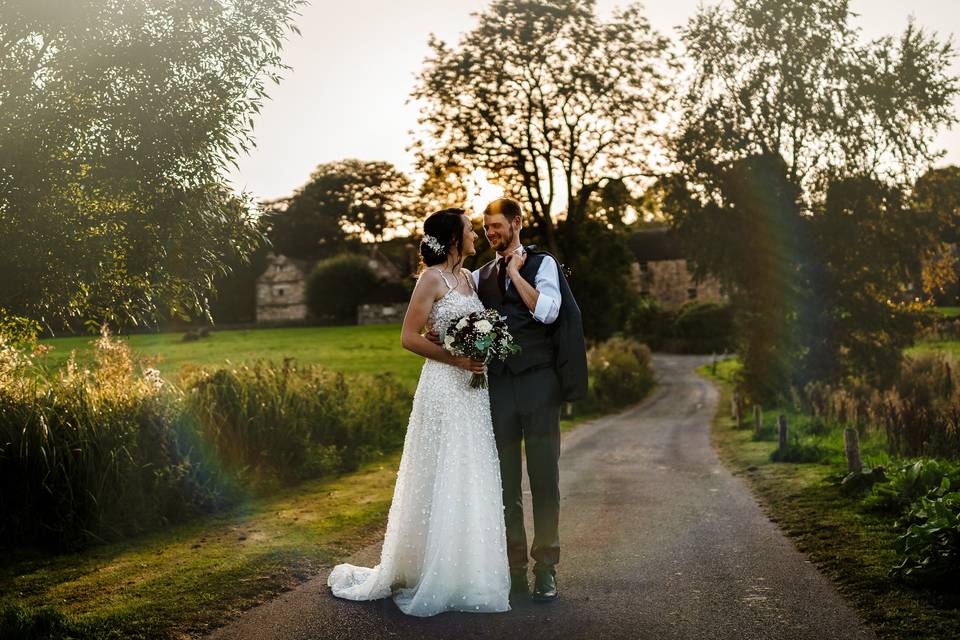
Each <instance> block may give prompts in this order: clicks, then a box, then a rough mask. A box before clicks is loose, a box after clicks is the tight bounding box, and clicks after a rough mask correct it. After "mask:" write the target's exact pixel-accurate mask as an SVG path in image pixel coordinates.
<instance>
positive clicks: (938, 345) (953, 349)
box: [906, 340, 960, 358]
mask: <svg viewBox="0 0 960 640" xmlns="http://www.w3.org/2000/svg"><path fill="white" fill-rule="evenodd" d="M906 353H907V354H909V355H914V354H923V353H942V354H944V355H948V356H952V357H954V358H960V340H931V341H929V342H920V343H918V344H917V345H916V346H913V347H910V348H909V349H907V351H906Z"/></svg>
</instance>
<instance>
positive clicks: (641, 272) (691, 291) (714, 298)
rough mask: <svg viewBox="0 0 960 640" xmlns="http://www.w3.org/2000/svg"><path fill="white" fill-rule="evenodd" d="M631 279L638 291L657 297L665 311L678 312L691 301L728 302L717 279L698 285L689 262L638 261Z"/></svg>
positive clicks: (710, 279)
mask: <svg viewBox="0 0 960 640" xmlns="http://www.w3.org/2000/svg"><path fill="white" fill-rule="evenodd" d="M631 276H632V280H633V286H634V288H635V289H636V291H637V292H639V293H640V294H641V295H645V296H646V295H649V296H651V297H653V298H656V299H657V300H659V301H660V304H662V305H663V307H664V308H665V309H676V308H677V307H680V306H682V305H683V304H685V303H686V302H688V301H691V300H698V301H700V302H725V301H726V299H727V298H726V296H725V295H724V294H723V291H722V289H721V287H720V283H719V282H718V281H717V280H715V279H714V278H708V279H707V280H705V281H704V282H701V283H699V284H696V283H694V281H693V277H692V276H691V275H690V272H689V271H688V270H687V261H686V260H655V261H650V262H635V263H633V269H632V273H631Z"/></svg>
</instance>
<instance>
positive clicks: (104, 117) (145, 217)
mask: <svg viewBox="0 0 960 640" xmlns="http://www.w3.org/2000/svg"><path fill="white" fill-rule="evenodd" d="M301 4H302V0H242V1H240V0H221V1H212V0H199V1H198V0H163V1H159V0H74V1H71V2H59V1H55V0H0V15H2V16H3V20H0V247H2V251H0V273H3V275H4V277H3V278H0V308H3V309H5V313H12V314H15V315H22V316H26V317H30V318H35V319H38V320H41V321H43V322H47V323H57V322H59V321H70V320H71V319H95V320H99V321H111V322H117V323H126V322H132V323H141V322H146V321H148V320H150V319H152V318H153V317H155V316H157V315H159V314H163V315H167V314H173V315H180V316H183V315H186V314H188V313H195V314H206V313H207V309H208V302H207V296H208V294H209V292H210V289H211V286H212V284H211V283H212V280H213V278H214V276H216V275H217V274H218V273H221V272H222V269H223V267H222V265H223V264H224V263H225V261H226V260H228V259H230V258H231V257H235V256H239V255H244V254H246V253H249V252H250V251H251V250H252V249H253V247H254V246H255V245H256V242H257V235H258V234H257V232H256V229H255V226H254V224H253V219H254V218H255V215H254V214H253V213H252V211H251V209H252V206H251V202H250V200H249V198H248V197H245V196H237V195H235V194H234V193H233V190H232V189H230V188H229V187H228V186H227V180H226V171H227V168H228V167H229V165H230V163H231V162H233V161H234V160H235V158H236V157H237V155H238V154H239V153H242V152H244V151H246V150H247V149H249V148H250V146H251V145H252V143H253V140H252V133H251V132H252V122H251V116H252V115H253V114H254V113H256V112H257V111H258V110H259V108H260V105H261V104H262V102H263V99H264V97H265V95H266V86H267V83H268V82H271V81H277V80H278V79H279V73H280V72H281V71H282V69H283V65H282V64H281V61H280V49H281V45H282V42H283V39H284V37H285V36H286V34H287V32H288V31H296V29H295V27H294V26H293V25H292V23H291V20H292V18H293V16H294V15H295V13H296V10H297V8H298V7H299V6H300V5H301Z"/></svg>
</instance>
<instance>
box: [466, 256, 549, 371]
mask: <svg viewBox="0 0 960 640" xmlns="http://www.w3.org/2000/svg"><path fill="white" fill-rule="evenodd" d="M543 258H544V254H542V253H530V252H528V253H527V261H526V262H525V263H524V264H523V266H522V267H521V268H520V276H521V277H522V278H523V279H524V280H526V281H527V282H529V283H530V284H531V285H533V283H534V281H535V280H536V277H537V271H538V270H539V269H540V263H541V262H543ZM477 293H478V294H479V295H480V301H481V302H482V303H483V306H485V307H488V308H492V309H496V310H497V311H499V312H500V315H502V316H506V318H507V326H508V327H509V328H510V334H511V335H513V340H514V342H516V343H517V344H519V345H520V347H521V348H522V349H523V350H522V351H521V352H520V353H517V354H514V355H512V356H509V357H508V358H507V359H506V360H505V361H503V362H500V361H499V360H495V361H493V362H491V363H490V364H489V365H488V367H487V368H488V369H489V371H490V372H491V373H494V374H501V373H504V372H505V371H507V372H510V373H514V374H517V373H522V372H524V371H527V370H528V369H535V368H536V369H539V368H542V367H548V366H552V365H553V361H554V354H553V341H552V339H551V335H552V327H551V325H547V324H544V323H542V322H540V321H539V320H536V319H535V318H534V317H533V314H532V313H530V309H528V308H527V305H526V304H525V303H524V302H523V298H521V297H520V294H519V293H518V292H517V288H516V287H515V286H514V285H513V283H512V282H511V283H510V285H509V286H508V287H507V292H506V294H505V295H503V296H501V295H500V287H499V286H497V259H496V258H495V259H494V260H493V261H491V262H488V263H487V264H485V265H484V266H483V267H481V268H480V283H479V287H478V288H477Z"/></svg>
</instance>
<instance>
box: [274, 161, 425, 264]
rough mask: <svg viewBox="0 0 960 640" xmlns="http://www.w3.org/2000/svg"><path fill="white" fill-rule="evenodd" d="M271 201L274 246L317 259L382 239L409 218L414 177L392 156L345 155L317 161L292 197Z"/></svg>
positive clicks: (276, 248) (299, 256) (304, 257)
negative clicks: (363, 241) (396, 164)
mask: <svg viewBox="0 0 960 640" xmlns="http://www.w3.org/2000/svg"><path fill="white" fill-rule="evenodd" d="M270 204H271V209H270V213H269V214H268V223H269V228H270V231H269V237H270V240H271V242H272V243H273V246H274V248H275V250H276V251H277V252H279V253H282V254H284V255H288V256H292V257H295V258H303V259H308V260H316V259H320V258H326V257H330V256H332V255H335V254H337V253H340V252H342V251H344V250H345V249H348V248H349V247H351V246H355V245H357V244H358V243H359V242H360V241H361V239H363V238H364V237H367V238H371V237H372V238H375V239H376V240H381V239H382V237H383V234H384V231H386V230H396V229H398V228H400V227H402V226H404V225H405V224H407V223H408V222H410V220H411V217H412V213H411V207H412V185H411V183H410V179H409V178H408V177H407V176H406V175H405V174H404V173H402V172H401V171H398V170H397V169H396V168H395V167H394V166H393V165H392V164H390V163H389V162H379V161H376V162H369V161H362V160H353V159H348V160H340V161H337V162H328V163H324V164H321V165H319V166H317V168H316V169H314V171H313V172H312V173H311V174H310V180H309V181H308V182H307V183H306V184H305V185H303V186H302V187H300V188H299V189H297V190H296V192H294V194H293V195H292V196H290V197H289V198H283V199H281V200H278V201H275V202H273V203H270Z"/></svg>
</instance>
